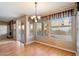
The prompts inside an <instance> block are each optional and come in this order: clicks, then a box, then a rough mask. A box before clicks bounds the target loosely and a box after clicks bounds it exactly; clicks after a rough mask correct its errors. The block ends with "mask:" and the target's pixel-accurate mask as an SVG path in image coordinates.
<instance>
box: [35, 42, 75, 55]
mask: <svg viewBox="0 0 79 59" xmlns="http://www.w3.org/2000/svg"><path fill="white" fill-rule="evenodd" d="M34 42H36V43H40V44H44V45H47V46H50V47H55V48H58V49H62V50H65V51H69V52H72V53H75V54H76V51H72V50H69V49H65V48H62V47H58V46H55V45H51V44H47V43H44V42H40V41H34Z"/></svg>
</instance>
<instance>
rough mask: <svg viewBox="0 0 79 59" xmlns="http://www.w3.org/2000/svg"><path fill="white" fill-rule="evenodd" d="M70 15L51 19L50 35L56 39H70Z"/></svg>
mask: <svg viewBox="0 0 79 59" xmlns="http://www.w3.org/2000/svg"><path fill="white" fill-rule="evenodd" d="M71 24H72V16H70V17H64V18H59V19H51V27H50V29H51V36H52V37H54V38H56V39H63V40H71V36H72V35H71V34H72V30H71Z"/></svg>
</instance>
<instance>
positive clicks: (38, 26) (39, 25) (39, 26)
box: [37, 22, 42, 36]
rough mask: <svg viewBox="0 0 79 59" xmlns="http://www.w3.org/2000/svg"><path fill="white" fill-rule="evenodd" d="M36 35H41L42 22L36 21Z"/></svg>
mask: <svg viewBox="0 0 79 59" xmlns="http://www.w3.org/2000/svg"><path fill="white" fill-rule="evenodd" d="M37 36H42V22H38V23H37Z"/></svg>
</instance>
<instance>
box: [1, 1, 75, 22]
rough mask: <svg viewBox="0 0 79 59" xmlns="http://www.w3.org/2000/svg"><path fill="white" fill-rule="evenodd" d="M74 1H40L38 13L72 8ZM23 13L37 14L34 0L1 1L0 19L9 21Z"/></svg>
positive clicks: (42, 13) (43, 14)
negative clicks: (30, 0) (20, 0)
mask: <svg viewBox="0 0 79 59" xmlns="http://www.w3.org/2000/svg"><path fill="white" fill-rule="evenodd" d="M74 4H75V3H74V2H38V4H37V14H38V15H41V16H45V15H48V14H51V13H53V12H56V11H58V10H63V9H68V8H72V7H73V6H74ZM21 15H28V16H32V15H35V8H34V2H0V20H3V21H8V20H11V19H13V18H16V17H19V16H21Z"/></svg>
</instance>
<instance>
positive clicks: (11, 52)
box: [0, 41, 75, 56]
mask: <svg viewBox="0 0 79 59" xmlns="http://www.w3.org/2000/svg"><path fill="white" fill-rule="evenodd" d="M0 56H75V54H74V53H71V52H68V51H64V50H60V49H57V48H52V47H49V46H46V45H42V44H39V43H32V44H29V45H27V46H26V47H24V46H23V44H22V43H20V42H16V41H9V42H8V43H4V44H0Z"/></svg>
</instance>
